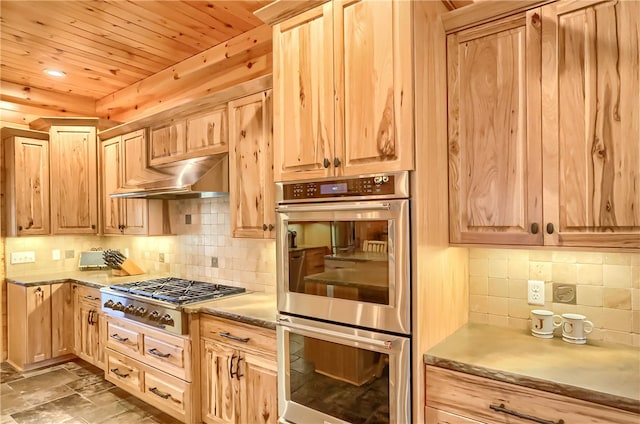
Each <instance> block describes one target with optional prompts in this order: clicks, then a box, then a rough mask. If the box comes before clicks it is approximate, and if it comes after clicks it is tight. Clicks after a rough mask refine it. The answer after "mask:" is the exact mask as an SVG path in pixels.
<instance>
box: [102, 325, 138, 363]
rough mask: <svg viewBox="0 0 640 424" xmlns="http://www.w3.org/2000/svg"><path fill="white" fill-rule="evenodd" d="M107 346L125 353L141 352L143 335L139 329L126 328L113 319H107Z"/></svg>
mask: <svg viewBox="0 0 640 424" xmlns="http://www.w3.org/2000/svg"><path fill="white" fill-rule="evenodd" d="M106 339H107V347H110V348H111V349H113V350H115V351H117V352H120V353H124V354H125V355H131V354H138V353H139V352H140V345H141V341H142V339H141V335H140V333H138V332H137V331H134V330H131V329H127V328H124V327H122V326H120V325H118V324H115V323H113V322H111V321H107V334H106Z"/></svg>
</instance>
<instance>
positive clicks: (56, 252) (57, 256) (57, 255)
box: [51, 249, 61, 261]
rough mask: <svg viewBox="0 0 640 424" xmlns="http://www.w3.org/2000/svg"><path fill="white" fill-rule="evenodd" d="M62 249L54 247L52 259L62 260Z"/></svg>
mask: <svg viewBox="0 0 640 424" xmlns="http://www.w3.org/2000/svg"><path fill="white" fill-rule="evenodd" d="M60 257H61V256H60V249H53V250H52V251H51V260H52V261H59V260H60Z"/></svg>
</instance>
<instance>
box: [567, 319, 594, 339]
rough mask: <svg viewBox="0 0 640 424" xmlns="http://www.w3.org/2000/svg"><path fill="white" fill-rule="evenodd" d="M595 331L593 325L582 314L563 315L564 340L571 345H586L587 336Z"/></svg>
mask: <svg viewBox="0 0 640 424" xmlns="http://www.w3.org/2000/svg"><path fill="white" fill-rule="evenodd" d="M592 331H593V323H592V322H591V321H589V320H587V317H585V316H584V315H580V314H562V340H564V341H565V342H569V343H575V344H584V343H586V342H587V334H589V333H591V332H592Z"/></svg>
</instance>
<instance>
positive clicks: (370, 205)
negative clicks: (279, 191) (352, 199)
mask: <svg viewBox="0 0 640 424" xmlns="http://www.w3.org/2000/svg"><path fill="white" fill-rule="evenodd" d="M390 209H391V203H389V202H359V203H344V204H341V205H336V204H327V205H318V204H314V205H313V206H310V205H280V206H278V207H277V208H276V212H284V213H288V212H338V211H372V210H384V211H388V210H390Z"/></svg>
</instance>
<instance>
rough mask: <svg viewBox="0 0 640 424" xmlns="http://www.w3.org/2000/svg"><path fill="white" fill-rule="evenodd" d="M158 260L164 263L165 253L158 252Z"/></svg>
mask: <svg viewBox="0 0 640 424" xmlns="http://www.w3.org/2000/svg"><path fill="white" fill-rule="evenodd" d="M158 262H162V263H164V253H158Z"/></svg>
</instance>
